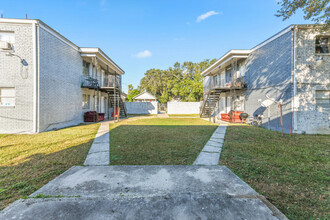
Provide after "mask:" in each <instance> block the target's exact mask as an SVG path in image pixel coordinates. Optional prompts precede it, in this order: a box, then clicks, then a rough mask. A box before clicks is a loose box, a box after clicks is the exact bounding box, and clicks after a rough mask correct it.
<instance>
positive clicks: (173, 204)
mask: <svg viewBox="0 0 330 220" xmlns="http://www.w3.org/2000/svg"><path fill="white" fill-rule="evenodd" d="M14 210H20V211H19V212H15V211H14ZM36 216H38V217H37V218H36ZM219 218H221V219H251V220H259V219H260V220H264V219H271V220H272V219H278V218H276V217H275V216H273V213H272V211H271V210H270V209H268V208H267V206H266V205H265V204H264V203H262V202H261V201H260V200H258V199H230V198H223V197H218V195H217V194H207V195H191V194H180V195H163V196H158V197H151V198H150V197H139V198H125V197H122V198H115V199H108V198H97V199H95V198H93V199H90V198H87V199H86V198H83V199H81V198H62V199H53V198H48V199H27V200H21V201H19V202H17V203H15V205H14V207H13V209H12V210H8V211H5V212H4V214H3V215H2V219H24V220H35V219H90V220H98V219H152V220H154V219H178V220H184V219H219Z"/></svg>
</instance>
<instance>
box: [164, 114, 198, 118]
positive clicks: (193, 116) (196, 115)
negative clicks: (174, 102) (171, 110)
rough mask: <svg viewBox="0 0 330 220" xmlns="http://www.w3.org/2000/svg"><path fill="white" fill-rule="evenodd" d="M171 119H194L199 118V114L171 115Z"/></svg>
mask: <svg viewBox="0 0 330 220" xmlns="http://www.w3.org/2000/svg"><path fill="white" fill-rule="evenodd" d="M168 116H170V117H192V118H199V114H169V115H168Z"/></svg>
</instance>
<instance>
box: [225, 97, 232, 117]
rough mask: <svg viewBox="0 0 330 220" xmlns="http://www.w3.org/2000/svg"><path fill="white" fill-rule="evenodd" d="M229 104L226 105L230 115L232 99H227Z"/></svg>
mask: <svg viewBox="0 0 330 220" xmlns="http://www.w3.org/2000/svg"><path fill="white" fill-rule="evenodd" d="M226 101H227V104H226V107H227V108H226V113H229V112H230V110H231V97H227V100H226Z"/></svg>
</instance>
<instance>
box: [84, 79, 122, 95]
mask: <svg viewBox="0 0 330 220" xmlns="http://www.w3.org/2000/svg"><path fill="white" fill-rule="evenodd" d="M116 77H117V78H116ZM81 88H89V89H99V90H103V91H105V92H110V91H111V90H114V89H117V90H118V89H119V90H121V78H120V77H118V76H114V75H107V76H104V77H100V76H99V77H97V78H93V77H91V76H82V78H81Z"/></svg>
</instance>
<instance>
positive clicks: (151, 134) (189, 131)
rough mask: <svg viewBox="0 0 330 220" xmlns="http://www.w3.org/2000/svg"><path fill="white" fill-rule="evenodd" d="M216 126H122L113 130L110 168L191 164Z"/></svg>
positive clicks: (111, 133)
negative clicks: (114, 166)
mask: <svg viewBox="0 0 330 220" xmlns="http://www.w3.org/2000/svg"><path fill="white" fill-rule="evenodd" d="M216 128H217V125H120V126H118V127H115V128H113V129H112V130H111V131H110V164H111V165H191V164H192V163H193V162H194V161H195V159H196V158H197V156H198V154H199V153H200V152H201V150H202V149H203V147H204V145H205V144H206V142H207V141H208V140H209V139H210V137H211V136H212V134H213V132H214V131H215V129H216Z"/></svg>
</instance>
